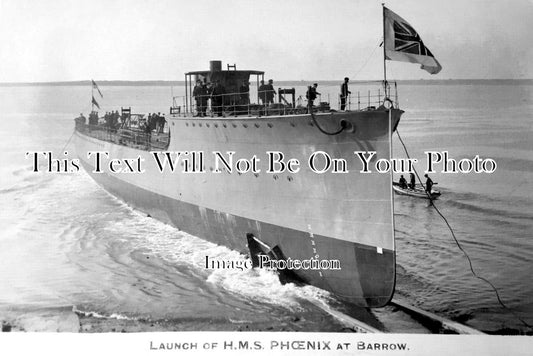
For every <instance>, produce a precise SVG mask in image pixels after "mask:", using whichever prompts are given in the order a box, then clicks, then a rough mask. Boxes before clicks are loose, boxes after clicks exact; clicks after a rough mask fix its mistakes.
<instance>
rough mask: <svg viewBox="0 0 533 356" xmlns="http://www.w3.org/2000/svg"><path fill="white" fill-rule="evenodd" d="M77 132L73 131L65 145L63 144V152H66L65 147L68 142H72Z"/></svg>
mask: <svg viewBox="0 0 533 356" xmlns="http://www.w3.org/2000/svg"><path fill="white" fill-rule="evenodd" d="M75 133H76V130H74V131H72V134H71V135H70V137H69V138H68V141H67V143H65V146H63V149H62V150H61V153H64V152H65V148H67V146H68V144H69V143H70V140H72V137H73V136H74V134H75Z"/></svg>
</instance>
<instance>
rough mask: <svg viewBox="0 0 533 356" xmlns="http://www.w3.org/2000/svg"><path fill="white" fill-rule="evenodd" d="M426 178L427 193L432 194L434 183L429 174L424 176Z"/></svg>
mask: <svg viewBox="0 0 533 356" xmlns="http://www.w3.org/2000/svg"><path fill="white" fill-rule="evenodd" d="M424 177H426V192H428V193H429V194H431V188H433V181H432V180H431V178H429V176H428V175H427V174H424Z"/></svg>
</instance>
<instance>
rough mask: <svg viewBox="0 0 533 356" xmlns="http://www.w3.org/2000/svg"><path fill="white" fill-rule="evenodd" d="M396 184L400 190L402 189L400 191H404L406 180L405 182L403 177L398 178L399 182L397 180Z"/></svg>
mask: <svg viewBox="0 0 533 356" xmlns="http://www.w3.org/2000/svg"><path fill="white" fill-rule="evenodd" d="M398 184H399V185H400V188H402V189H406V188H407V180H405V178H404V176H403V175H401V176H400V180H399V182H398Z"/></svg>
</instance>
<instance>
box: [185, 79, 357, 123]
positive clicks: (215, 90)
mask: <svg viewBox="0 0 533 356" xmlns="http://www.w3.org/2000/svg"><path fill="white" fill-rule="evenodd" d="M349 81H350V79H349V78H348V77H346V78H344V82H343V83H342V84H341V88H340V95H339V96H340V103H341V105H340V109H341V110H342V111H344V110H345V109H346V104H347V102H348V98H349V96H350V94H351V93H352V92H351V91H350V90H349V88H348V83H349ZM260 83H261V84H260V85H259V88H258V94H259V100H260V102H261V105H270V104H273V103H274V98H275V96H276V95H277V93H276V90H275V89H274V81H273V80H272V79H269V80H268V84H265V81H264V80H261V82H260ZM317 88H318V83H314V84H313V85H312V86H309V87H308V88H307V92H306V95H305V97H306V99H307V102H308V107H313V106H314V101H315V100H316V99H317V97H318V96H319V95H321V94H320V93H319V92H318V91H317ZM192 95H193V97H194V99H195V101H196V107H197V114H196V116H206V111H207V108H208V102H209V100H210V101H211V108H212V110H213V113H214V114H215V115H216V116H222V112H223V109H224V106H232V107H234V109H236V111H238V112H241V111H243V110H242V108H243V107H244V108H245V109H246V106H248V105H249V104H250V83H249V82H248V80H243V81H242V84H241V86H240V87H239V89H238V92H237V93H230V94H228V93H227V92H226V88H225V87H224V86H223V85H222V84H221V82H220V80H215V81H214V83H211V82H209V83H205V82H203V81H202V80H201V79H198V80H197V81H196V85H195V86H194V89H193V92H192ZM246 111H247V110H244V112H246Z"/></svg>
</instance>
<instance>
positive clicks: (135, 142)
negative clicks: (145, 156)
mask: <svg viewBox="0 0 533 356" xmlns="http://www.w3.org/2000/svg"><path fill="white" fill-rule="evenodd" d="M76 131H79V132H81V133H83V134H85V135H87V136H89V137H93V138H95V139H97V140H101V141H107V142H112V143H115V144H118V145H124V146H129V147H135V148H139V149H143V150H147V151H164V150H166V149H167V148H168V145H169V143H170V133H168V132H160V133H157V132H145V131H143V130H142V129H140V128H134V127H130V128H112V127H108V126H105V125H103V124H102V125H89V124H85V123H82V122H79V121H76Z"/></svg>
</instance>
